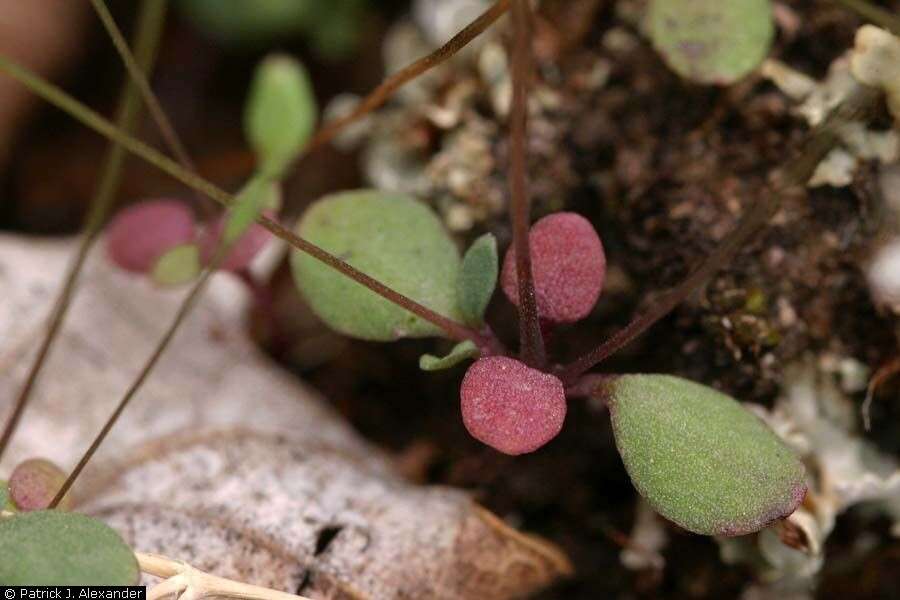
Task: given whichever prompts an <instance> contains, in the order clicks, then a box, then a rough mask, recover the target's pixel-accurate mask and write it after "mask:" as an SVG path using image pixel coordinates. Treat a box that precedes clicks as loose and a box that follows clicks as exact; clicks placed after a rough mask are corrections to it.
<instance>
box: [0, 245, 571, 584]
mask: <svg viewBox="0 0 900 600" xmlns="http://www.w3.org/2000/svg"><path fill="white" fill-rule="evenodd" d="M73 244H74V242H73V241H42V240H40V239H33V238H24V237H15V236H0V288H2V289H3V290H9V294H8V297H7V298H5V300H4V302H2V303H0V339H3V340H4V344H3V346H2V347H0V397H10V396H11V395H12V393H13V391H14V390H16V389H18V386H19V385H20V384H21V381H22V379H23V377H24V375H25V369H26V368H27V365H28V360H27V358H28V357H29V356H30V355H31V354H32V353H33V351H34V343H35V342H36V341H37V340H38V336H37V335H36V334H37V332H39V331H41V329H42V328H43V326H44V319H45V317H46V314H47V312H48V311H49V308H50V306H51V305H52V302H53V299H54V298H53V294H54V291H55V290H56V288H57V285H58V281H59V278H60V277H61V276H62V274H63V272H64V270H65V267H66V265H67V264H68V260H69V256H70V253H71V251H72V249H73V248H74V245H73ZM179 296H180V294H172V293H170V292H164V291H161V290H158V289H156V288H155V286H153V284H152V283H151V282H148V281H145V280H143V279H139V278H134V277H129V276H128V275H127V274H123V273H121V272H120V271H118V270H116V269H115V268H114V267H113V266H112V265H110V264H109V263H108V261H106V260H105V259H104V257H103V256H100V255H97V254H96V253H95V254H94V255H92V256H91V258H90V260H89V261H88V264H87V266H86V271H85V274H84V280H83V283H82V285H81V287H80V292H79V295H78V296H77V297H76V299H75V302H74V304H73V307H72V314H71V316H70V318H69V319H68V321H67V323H66V327H65V328H64V330H63V332H62V335H61V337H60V340H59V342H58V345H57V347H56V349H55V351H54V352H53V353H52V354H51V357H50V359H49V362H48V363H47V366H46V375H45V377H44V378H43V379H42V382H41V385H40V387H39V389H38V390H36V393H35V396H34V399H33V402H34V403H33V404H32V405H31V407H30V408H29V410H28V412H27V413H26V415H25V418H24V419H23V422H22V428H21V430H20V431H19V432H18V433H17V435H16V436H15V437H14V438H13V441H12V444H11V446H10V449H9V451H8V453H7V455H6V456H5V457H4V460H3V464H2V465H0V472H4V473H6V472H9V471H10V470H11V469H12V468H13V466H14V465H15V464H16V463H17V462H18V461H20V460H22V459H24V458H26V457H30V456H45V457H47V458H48V459H50V460H53V461H54V462H56V463H57V464H59V465H60V466H61V467H63V468H64V469H70V468H71V467H72V466H73V464H74V462H75V461H76V460H77V458H78V457H79V456H80V454H81V452H83V451H84V447H85V443H86V440H89V439H91V438H92V437H93V436H94V435H95V434H96V432H97V430H98V429H99V428H100V426H101V424H102V423H103V421H104V420H105V419H106V417H107V416H108V413H109V411H110V410H111V405H112V403H114V401H115V399H116V398H118V397H119V396H120V395H121V393H122V391H123V390H124V389H126V388H127V386H128V384H129V383H130V382H131V378H132V377H133V374H134V372H135V371H136V370H137V369H138V368H139V366H140V365H141V364H142V363H143V362H144V361H145V360H146V358H147V356H146V355H147V354H148V353H149V352H150V350H151V349H152V345H153V343H154V341H155V340H156V339H158V338H159V336H160V335H161V333H162V330H163V328H164V327H165V326H166V325H167V322H168V317H169V316H170V315H172V314H174V312H175V310H176V309H177V306H178V302H179V300H180V298H179ZM248 302H249V299H248V297H247V293H246V291H245V290H243V288H242V287H241V286H240V284H238V283H237V282H235V281H233V278H231V277H229V276H227V275H215V276H214V277H213V279H212V281H211V283H210V289H209V290H208V292H207V293H206V294H205V295H204V296H203V298H202V299H201V301H200V303H199V304H198V306H197V308H196V309H195V311H194V312H193V313H192V315H191V317H190V318H189V319H188V320H187V322H186V323H185V325H184V327H183V329H182V330H181V331H180V332H179V333H178V335H177V336H176V337H175V339H174V341H173V343H172V346H171V348H170V349H169V351H168V352H167V353H166V355H165V356H164V357H163V359H162V361H161V362H160V365H159V367H158V370H157V372H156V373H155V374H154V375H153V376H152V377H151V378H150V380H149V381H148V383H147V385H146V386H145V387H144V388H143V389H142V390H141V392H140V393H139V395H138V396H137V397H136V398H135V401H134V403H133V404H132V405H131V406H129V408H128V410H127V411H126V412H125V414H124V415H123V418H122V420H121V422H120V423H119V424H118V425H117V426H116V428H114V429H113V430H112V432H111V433H110V437H109V438H108V440H107V442H106V443H105V444H104V446H103V447H101V449H100V451H99V453H98V455H97V457H96V459H95V462H92V463H91V464H90V465H89V466H88V468H87V469H86V471H85V473H84V475H83V479H80V480H79V483H78V484H76V486H75V489H74V490H73V497H74V500H75V501H76V508H77V509H78V510H81V511H85V512H86V513H88V514H92V515H94V516H98V517H101V518H102V519H103V520H105V521H106V522H108V523H109V524H110V525H112V526H113V527H114V528H116V529H117V530H118V531H120V532H121V533H122V534H123V535H124V536H125V537H126V540H127V541H128V542H129V543H130V544H131V545H132V546H133V547H134V548H135V549H136V550H138V551H142V552H154V553H159V554H163V555H166V556H172V557H177V558H178V559H180V560H184V561H186V562H188V563H189V564H191V565H193V566H194V567H196V568H197V569H200V570H202V571H206V572H209V573H214V574H215V575H217V576H220V577H225V578H228V579H233V580H236V581H243V582H246V583H249V584H254V585H260V586H264V587H269V588H273V589H279V590H296V589H297V587H298V586H299V585H300V582H301V581H302V580H303V578H304V577H305V574H306V573H307V572H311V575H310V585H309V589H308V590H306V591H305V592H304V593H305V594H307V595H312V596H316V595H317V594H318V595H322V594H327V593H337V590H344V591H346V590H347V589H352V590H354V591H355V592H356V593H357V595H358V597H360V598H394V597H397V596H399V595H402V594H406V595H407V596H412V597H423V596H424V597H445V598H449V599H460V600H462V599H463V598H472V597H480V598H490V599H495V598H496V599H502V598H512V597H518V596H522V595H527V594H529V593H531V592H533V591H535V590H537V589H539V588H542V587H544V586H545V585H547V584H548V583H550V582H551V581H553V580H554V579H556V578H558V577H559V576H561V575H562V574H564V573H566V572H568V570H569V569H570V567H569V564H568V562H567V561H566V559H565V558H564V557H563V556H562V555H561V554H560V553H559V551H558V550H556V549H555V547H553V546H551V545H549V544H547V543H545V542H543V541H541V540H539V539H538V538H534V537H530V536H525V535H523V534H520V533H518V532H515V531H513V530H512V529H510V528H509V527H507V526H505V525H504V524H503V523H501V522H499V521H498V520H497V519H496V517H493V516H492V515H490V514H489V513H486V512H485V511H483V510H482V509H480V508H479V507H478V506H477V505H475V504H474V503H473V502H472V501H471V499H470V498H469V497H468V496H466V495H465V494H462V493H460V492H456V491H454V490H450V489H447V488H433V487H419V486H414V485H411V484H409V483H407V482H406V481H405V480H403V479H402V478H401V477H400V476H399V475H398V474H397V472H396V471H395V470H394V467H393V466H392V464H391V463H390V462H389V460H388V459H387V458H386V457H385V456H384V455H383V454H382V453H381V452H379V451H378V450H376V449H374V448H372V447H371V446H369V445H368V444H366V443H365V442H363V441H362V440H360V438H359V437H357V436H356V434H354V433H353V432H352V431H351V429H350V428H349V427H348V426H347V425H346V424H345V423H344V422H343V421H342V420H341V419H340V418H339V417H338V416H337V415H336V413H335V412H334V411H332V410H331V409H330V408H328V406H327V404H326V403H325V402H323V401H322V400H321V399H320V398H318V397H317V396H316V395H315V394H314V393H313V392H311V391H310V390H309V389H308V388H306V387H304V386H303V385H302V384H300V383H299V382H297V381H296V380H295V379H294V378H293V377H291V376H290V375H288V374H286V373H284V372H283V371H281V370H280V369H279V368H277V367H276V366H275V365H274V364H272V363H270V362H269V360H268V359H267V358H265V357H264V356H262V355H261V354H260V353H259V351H258V350H257V348H256V347H255V346H254V345H253V344H252V342H251V341H250V340H249V339H248V338H247V336H246V334H245V333H244V332H243V330H242V327H241V315H242V314H244V310H245V309H246V307H247V303H248ZM331 526H342V527H343V528H342V529H341V530H340V533H339V534H338V535H337V536H336V537H335V539H334V540H333V542H332V543H331V544H330V545H329V546H328V548H327V550H326V551H325V552H323V553H321V554H320V555H318V556H316V555H315V552H314V550H315V547H316V542H317V539H318V536H319V534H320V532H321V531H322V530H323V529H324V528H326V527H331ZM473 573H475V574H476V575H475V576H472V574H473ZM329 590H330V592H329Z"/></svg>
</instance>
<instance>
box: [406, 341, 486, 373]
mask: <svg viewBox="0 0 900 600" xmlns="http://www.w3.org/2000/svg"><path fill="white" fill-rule="evenodd" d="M480 354H481V352H479V351H478V347H477V346H476V345H475V343H474V342H472V341H471V340H466V341H465V342H460V343H458V344H457V345H456V346H454V347H453V350H451V351H450V353H449V354H448V355H447V356H444V357H437V356H434V355H432V354H423V355H422V356H420V357H419V368H420V369H422V370H423V371H442V370H444V369H449V368H451V367H455V366H456V365H458V364H459V363H461V362H463V361H464V360H468V359H470V358H478V356H479V355H480Z"/></svg>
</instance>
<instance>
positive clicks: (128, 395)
mask: <svg viewBox="0 0 900 600" xmlns="http://www.w3.org/2000/svg"><path fill="white" fill-rule="evenodd" d="M224 256H225V253H224V252H223V251H222V250H221V249H220V250H219V252H218V255H217V257H216V259H215V260H214V261H213V262H212V263H211V264H210V265H209V266H207V267H206V269H205V270H204V271H203V273H202V274H201V275H200V278H199V279H198V280H197V282H196V283H195V284H194V287H193V288H191V291H190V293H189V294H188V296H187V297H186V298H185V300H184V302H182V303H181V306H179V307H178V312H177V313H176V314H175V318H174V319H173V320H172V322H171V323H170V324H169V327H168V329H166V332H165V333H164V334H163V337H162V339H160V340H159V342H158V343H157V345H156V348H154V350H153V354H151V355H150V358H149V359H148V360H147V362H146V363H145V364H144V366H143V368H142V369H141V371H140V373H138V376H137V377H136V378H135V380H134V381H133V382H132V383H131V386H129V388H128V390H127V391H126V392H125V394H124V395H123V396H122V398H121V400H119V404H118V405H117V406H116V409H115V410H114V411H113V412H112V414H111V415H110V416H109V418H108V419H107V420H106V423H104V425H103V427H102V428H101V429H100V432H99V433H98V434H97V436H96V437H95V438H94V441H93V442H91V445H90V446H89V447H88V449H87V450H86V451H85V453H84V455H83V456H82V457H81V460H79V461H78V464H77V465H75V468H74V469H73V470H72V472H71V473H69V476H68V477H67V478H66V481H65V483H63V485H62V487H61V488H59V491H58V492H56V496H54V497H53V501H52V502H50V505H49V506H48V507H47V508H49V509H53V508H56V506H57V505H58V504H59V503H60V501H61V500H62V499H63V497H64V496H65V495H66V494H67V493H68V491H69V489H70V488H71V487H72V485H73V484H74V483H75V480H76V479H78V476H79V475H80V474H81V472H82V471H83V470H84V468H85V467H86V466H87V464H88V462H90V460H91V458H92V457H93V456H94V453H96V452H97V449H98V448H100V444H102V443H103V441H104V440H105V439H106V436H107V435H108V434H109V432H110V431H111V430H112V428H113V426H114V425H115V424H116V422H118V420H119V417H121V416H122V413H123V412H124V411H125V408H127V407H128V404H129V403H130V402H131V399H132V398H134V396H135V394H137V392H138V390H140V389H141V386H142V385H144V382H145V381H147V378H148V377H150V374H151V373H152V372H153V369H154V368H155V367H156V365H157V363H158V362H159V359H160V358H162V355H163V353H164V352H165V351H166V348H168V347H169V344H170V343H171V341H172V339H173V338H174V337H175V334H176V333H177V332H178V328H179V327H181V324H182V323H183V322H184V320H185V319H186V318H187V316H188V315H189V314H190V312H191V310H192V309H193V308H194V306H195V305H196V304H197V300H199V299H200V295H201V294H202V293H203V290H205V289H206V285H207V283H208V282H209V278H210V277H211V276H212V274H213V273H215V271H216V269H217V268H218V265H219V264H221V260H222V258H223V257H224Z"/></svg>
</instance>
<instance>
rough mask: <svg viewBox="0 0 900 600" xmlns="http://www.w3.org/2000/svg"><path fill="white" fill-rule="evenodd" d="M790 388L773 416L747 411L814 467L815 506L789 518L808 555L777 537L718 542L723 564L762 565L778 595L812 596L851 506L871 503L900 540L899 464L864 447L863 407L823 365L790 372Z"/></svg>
mask: <svg viewBox="0 0 900 600" xmlns="http://www.w3.org/2000/svg"><path fill="white" fill-rule="evenodd" d="M785 381H786V383H785V387H784V391H783V392H782V395H781V396H780V397H779V398H778V400H777V401H776V403H775V406H774V408H772V409H771V410H769V409H766V408H763V407H761V406H755V405H748V406H749V407H750V408H752V409H753V410H754V411H755V412H756V413H757V414H758V415H759V416H760V417H762V418H763V419H765V420H766V421H767V422H768V423H769V425H770V426H771V427H772V428H773V430H774V431H775V432H776V433H778V435H780V436H781V437H782V439H783V440H784V441H785V442H786V443H787V444H788V445H790V446H791V447H792V448H794V449H795V450H796V451H797V452H798V453H799V454H800V455H801V456H802V457H803V459H804V461H805V462H806V463H807V465H808V466H809V468H808V471H809V472H810V477H809V485H810V489H809V492H808V494H809V496H808V499H807V501H806V502H804V504H803V505H802V506H801V507H800V508H799V509H798V510H797V511H796V512H794V514H792V515H791V516H790V517H788V521H789V522H790V523H791V524H792V525H794V526H795V527H797V528H798V529H799V530H800V531H802V532H803V534H804V535H805V537H806V542H807V544H808V546H809V548H808V549H807V550H806V551H804V550H798V549H794V548H790V547H788V546H786V545H784V544H782V543H781V542H780V541H779V539H778V536H777V534H776V533H775V532H774V531H773V530H767V531H766V532H764V533H763V534H761V535H760V536H758V537H757V538H756V539H754V538H739V539H732V540H725V539H720V540H719V542H720V545H721V547H722V548H721V550H722V557H723V560H725V561H726V562H747V563H750V564H755V565H756V567H757V571H758V574H759V575H760V578H761V579H762V581H764V582H768V583H769V584H770V586H771V591H772V593H776V594H777V593H780V592H782V591H784V590H786V589H808V588H809V586H810V584H811V582H812V581H813V580H814V578H815V576H816V574H817V573H818V572H819V570H820V569H821V567H822V565H823V564H824V560H825V559H826V557H825V555H824V548H825V542H826V540H827V539H828V536H829V535H830V533H831V532H832V530H833V529H834V526H835V522H836V519H837V518H838V517H839V516H840V514H841V513H843V512H844V511H846V510H847V509H848V508H850V507H852V506H855V505H858V504H861V503H866V504H867V505H868V506H870V507H871V508H872V509H873V510H874V511H877V512H881V513H883V514H885V515H887V516H888V517H889V518H891V519H892V520H893V527H892V530H891V531H892V533H893V535H897V536H900V466H898V463H897V460H896V459H895V458H894V457H893V456H889V455H887V454H884V453H881V452H880V451H878V450H877V448H875V446H874V445H873V444H871V443H870V442H869V441H868V440H866V439H865V437H864V435H863V433H862V432H861V431H860V428H859V426H858V422H857V421H858V419H857V416H856V409H857V407H856V406H855V405H854V404H852V403H850V401H849V400H848V399H847V397H846V396H845V395H844V393H843V392H842V391H841V390H840V389H839V387H838V385H837V383H836V381H835V378H834V376H833V375H831V374H829V373H826V372H823V371H822V367H821V365H820V366H819V367H816V366H815V365H814V364H812V363H810V362H804V363H801V364H797V365H793V366H792V367H791V368H789V369H788V370H787V371H786V378H785ZM762 589H763V588H760V590H762ZM760 590H758V591H759V593H762V592H761V591H760ZM775 590H778V591H775Z"/></svg>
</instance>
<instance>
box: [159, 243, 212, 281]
mask: <svg viewBox="0 0 900 600" xmlns="http://www.w3.org/2000/svg"><path fill="white" fill-rule="evenodd" d="M199 274H200V249H199V248H198V247H197V246H196V245H195V244H182V245H180V246H175V247H174V248H172V249H171V250H169V251H168V252H166V253H165V254H163V255H162V256H160V257H159V260H158V261H156V266H154V267H153V273H152V277H153V280H154V281H155V282H156V283H158V284H160V285H181V284H183V283H187V282H189V281H191V280H192V279H194V278H195V277H196V276H197V275H199Z"/></svg>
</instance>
